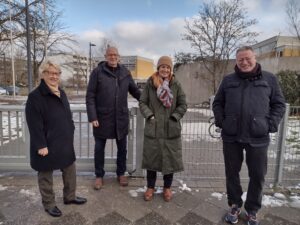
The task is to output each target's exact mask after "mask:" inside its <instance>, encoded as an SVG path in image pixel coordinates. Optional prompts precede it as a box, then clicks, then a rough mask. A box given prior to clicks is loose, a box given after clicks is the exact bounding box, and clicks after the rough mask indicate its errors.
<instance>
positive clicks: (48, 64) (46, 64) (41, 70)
mask: <svg viewBox="0 0 300 225" xmlns="http://www.w3.org/2000/svg"><path fill="white" fill-rule="evenodd" d="M51 66H52V67H54V68H55V69H57V70H58V72H59V73H61V68H60V66H59V65H58V64H56V63H53V62H51V61H50V60H47V61H46V62H44V63H42V65H40V67H39V76H40V77H42V75H43V73H44V72H45V71H47V70H48V69H49V67H51Z"/></svg>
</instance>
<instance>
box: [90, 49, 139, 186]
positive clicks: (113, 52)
mask: <svg viewBox="0 0 300 225" xmlns="http://www.w3.org/2000/svg"><path fill="white" fill-rule="evenodd" d="M105 59H106V61H105V62H100V63H99V65H98V67H97V68H95V69H94V70H93V72H92V73H91V75H90V80H89V84H88V88H87V93H86V107H87V114H88V119H89V122H91V123H92V125H93V135H94V137H95V175H96V180H95V184H94V188H95V189H96V190H99V189H100V188H101V187H102V185H103V176H104V174H105V171H104V149H105V144H106V140H107V139H116V143H117V147H118V152H117V171H116V173H117V176H118V181H119V183H120V185H121V186H127V185H128V181H127V177H126V176H124V174H125V171H126V155H127V134H128V124H129V114H128V101H127V95H128V92H129V93H130V94H131V95H132V96H133V97H134V98H136V99H137V100H139V98H140V91H139V89H138V87H137V85H136V84H135V82H134V81H133V79H132V76H131V74H130V72H129V70H128V69H126V67H124V66H123V65H121V64H119V59H120V56H119V53H118V49H117V48H115V47H108V48H107V50H106V54H105Z"/></svg>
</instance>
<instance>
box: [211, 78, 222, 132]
mask: <svg viewBox="0 0 300 225" xmlns="http://www.w3.org/2000/svg"><path fill="white" fill-rule="evenodd" d="M224 106H225V94H224V79H223V81H222V82H221V84H220V86H219V88H218V90H217V93H216V96H215V98H214V101H213V107H212V110H213V113H214V117H215V124H216V126H217V127H220V128H222V122H223V119H224Z"/></svg>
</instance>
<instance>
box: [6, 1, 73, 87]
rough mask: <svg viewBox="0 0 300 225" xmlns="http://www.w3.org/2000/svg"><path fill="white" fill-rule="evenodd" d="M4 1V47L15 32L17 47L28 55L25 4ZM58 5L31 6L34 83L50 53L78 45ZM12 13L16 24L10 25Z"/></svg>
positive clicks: (32, 3)
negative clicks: (46, 55) (49, 51)
mask: <svg viewBox="0 0 300 225" xmlns="http://www.w3.org/2000/svg"><path fill="white" fill-rule="evenodd" d="M1 1H3V3H4V4H1V9H3V10H4V11H3V12H1V14H0V20H1V21H0V29H1V35H0V45H1V43H6V42H7V41H8V40H9V36H8V35H9V32H10V29H12V33H13V39H14V43H15V44H16V45H17V46H19V47H21V48H23V50H24V51H25V50H26V49H27V42H26V23H25V9H26V8H25V5H24V1H11V2H13V3H12V4H11V3H10V1H8V0H1ZM55 4H56V0H35V1H32V2H31V3H30V4H29V13H30V16H29V17H30V18H29V19H30V33H31V56H32V61H33V76H34V77H33V80H34V81H37V78H38V67H39V66H40V65H41V63H42V62H43V60H44V59H45V53H46V51H47V50H53V51H57V50H60V51H61V49H62V48H65V49H66V48H69V49H70V48H71V45H72V44H74V43H76V41H75V40H74V38H73V36H72V35H70V34H69V33H67V32H66V27H65V26H64V25H63V24H62V23H61V22H60V18H61V16H62V12H60V11H57V9H56V5H55ZM44 7H45V9H46V10H45V11H44ZM9 9H10V10H11V12H12V21H13V22H12V23H9V16H8V13H9ZM44 12H45V13H44ZM2 31H3V34H2ZM45 42H46V43H45ZM45 48H46V49H45Z"/></svg>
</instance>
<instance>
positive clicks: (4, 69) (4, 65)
mask: <svg viewBox="0 0 300 225" xmlns="http://www.w3.org/2000/svg"><path fill="white" fill-rule="evenodd" d="M1 55H3V73H4V86H5V87H6V85H7V77H6V58H5V52H2V53H1Z"/></svg>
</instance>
